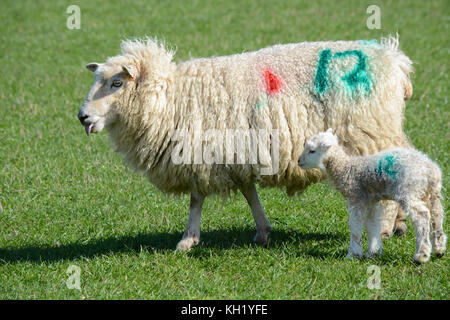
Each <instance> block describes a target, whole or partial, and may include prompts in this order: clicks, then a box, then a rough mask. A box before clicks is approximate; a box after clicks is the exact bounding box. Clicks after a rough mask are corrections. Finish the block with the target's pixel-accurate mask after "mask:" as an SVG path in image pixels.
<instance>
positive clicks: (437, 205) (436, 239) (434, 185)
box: [430, 167, 447, 257]
mask: <svg viewBox="0 0 450 320" xmlns="http://www.w3.org/2000/svg"><path fill="white" fill-rule="evenodd" d="M432 178H433V181H432V182H431V185H430V214H431V239H432V240H431V243H432V245H433V251H434V253H435V254H436V255H437V256H438V257H442V256H443V255H444V253H445V249H446V244H447V236H446V235H445V233H444V230H443V222H444V208H443V207H442V202H441V188H442V180H441V171H440V170H439V168H437V167H435V168H433V177H432Z"/></svg>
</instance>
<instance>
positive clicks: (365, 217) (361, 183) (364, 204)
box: [298, 129, 447, 263]
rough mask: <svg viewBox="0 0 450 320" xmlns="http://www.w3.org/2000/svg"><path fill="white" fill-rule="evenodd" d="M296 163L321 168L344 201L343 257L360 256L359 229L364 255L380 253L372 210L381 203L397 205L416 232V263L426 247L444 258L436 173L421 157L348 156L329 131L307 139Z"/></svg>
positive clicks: (424, 257) (403, 152) (408, 152)
mask: <svg viewBox="0 0 450 320" xmlns="http://www.w3.org/2000/svg"><path fill="white" fill-rule="evenodd" d="M298 164H299V166H300V167H301V168H303V169H311V168H320V169H321V170H322V172H323V173H325V174H327V176H328V177H329V178H330V179H331V181H332V182H333V183H334V185H335V186H336V188H337V189H338V190H339V191H340V192H341V193H342V195H343V196H344V197H345V198H346V200H347V203H348V211H349V214H350V217H349V220H348V224H349V227H350V233H351V237H350V248H349V250H348V255H347V257H349V258H351V257H361V256H362V248H361V236H362V232H363V228H364V226H365V227H366V230H367V237H368V250H367V256H368V257H371V256H373V255H376V254H381V253H382V244H381V238H380V217H379V215H378V214H377V213H378V212H379V211H378V210H374V207H375V206H376V205H377V204H378V202H379V201H380V200H386V199H389V200H394V201H396V202H398V203H399V204H400V206H401V207H402V208H403V210H404V211H405V212H406V214H407V215H409V216H411V219H412V222H413V224H414V228H415V229H416V254H415V255H414V260H415V261H417V262H419V263H423V262H426V261H428V259H429V258H430V252H431V245H432V247H433V250H434V253H435V254H436V255H437V256H438V257H442V256H443V255H444V252H445V247H446V241H447V237H446V235H445V234H444V231H443V229H442V223H443V216H444V211H443V208H442V205H441V202H440V197H441V187H442V180H441V171H440V169H439V167H438V166H437V165H436V164H435V163H433V162H432V161H431V160H430V159H429V158H428V157H427V156H425V155H424V154H423V153H421V152H419V151H417V150H413V149H404V148H396V149H391V150H385V151H382V152H379V153H376V154H374V155H371V156H353V157H352V156H348V155H347V154H346V153H345V152H344V150H343V149H342V147H340V146H339V145H338V138H337V136H336V135H334V134H333V133H332V129H328V130H327V131H326V132H321V133H319V134H317V135H315V136H313V137H312V138H310V139H309V140H308V141H307V143H306V147H305V149H304V151H303V153H302V154H301V156H300V158H299V159H298ZM430 215H431V219H430ZM430 220H431V228H432V233H431V237H432V243H431V245H430V239H429V232H430Z"/></svg>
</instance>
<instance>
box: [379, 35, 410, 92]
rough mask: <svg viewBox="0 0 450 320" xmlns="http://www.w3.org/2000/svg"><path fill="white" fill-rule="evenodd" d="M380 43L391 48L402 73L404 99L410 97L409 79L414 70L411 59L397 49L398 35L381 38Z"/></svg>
mask: <svg viewBox="0 0 450 320" xmlns="http://www.w3.org/2000/svg"><path fill="white" fill-rule="evenodd" d="M380 44H381V45H382V46H384V47H386V48H388V49H391V51H392V54H393V55H395V57H396V61H397V63H398V67H399V69H400V71H401V72H402V73H403V81H402V83H403V88H404V91H405V95H404V97H405V100H408V99H409V98H411V96H412V94H413V87H412V83H411V79H410V74H411V73H412V72H413V71H414V68H413V66H412V61H411V59H409V58H408V57H407V56H406V55H405V54H404V53H403V52H402V51H401V50H400V49H399V44H400V41H399V35H398V33H397V35H396V36H395V37H394V36H389V37H387V38H381V41H380Z"/></svg>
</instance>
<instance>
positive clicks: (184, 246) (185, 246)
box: [177, 237, 199, 251]
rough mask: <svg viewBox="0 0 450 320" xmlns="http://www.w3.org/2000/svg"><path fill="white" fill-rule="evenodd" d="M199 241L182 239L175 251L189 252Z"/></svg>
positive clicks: (195, 238) (196, 239) (189, 238)
mask: <svg viewBox="0 0 450 320" xmlns="http://www.w3.org/2000/svg"><path fill="white" fill-rule="evenodd" d="M198 242H199V239H198V238H197V237H188V238H185V239H182V240H181V241H180V242H178V244H177V250H178V251H189V250H191V248H192V247H193V246H194V245H196V244H198Z"/></svg>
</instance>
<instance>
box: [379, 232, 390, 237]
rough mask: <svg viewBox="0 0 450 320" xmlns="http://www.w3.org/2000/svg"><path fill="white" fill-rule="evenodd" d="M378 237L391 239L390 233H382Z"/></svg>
mask: <svg viewBox="0 0 450 320" xmlns="http://www.w3.org/2000/svg"><path fill="white" fill-rule="evenodd" d="M380 236H381V239H389V238H390V237H391V233H390V232H387V231H385V232H382V233H381V234H380Z"/></svg>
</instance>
